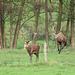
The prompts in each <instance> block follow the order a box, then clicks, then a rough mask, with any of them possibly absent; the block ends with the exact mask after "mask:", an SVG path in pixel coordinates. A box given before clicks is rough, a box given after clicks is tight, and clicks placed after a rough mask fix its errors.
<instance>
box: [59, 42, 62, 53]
mask: <svg viewBox="0 0 75 75" xmlns="http://www.w3.org/2000/svg"><path fill="white" fill-rule="evenodd" d="M61 49H62V44H61V43H60V50H59V54H60V52H61Z"/></svg>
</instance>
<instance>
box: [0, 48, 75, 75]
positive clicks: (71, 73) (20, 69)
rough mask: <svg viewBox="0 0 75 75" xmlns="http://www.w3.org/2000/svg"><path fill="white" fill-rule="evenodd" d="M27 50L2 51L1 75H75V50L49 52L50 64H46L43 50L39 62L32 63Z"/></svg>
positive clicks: (0, 54)
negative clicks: (59, 52)
mask: <svg viewBox="0 0 75 75" xmlns="http://www.w3.org/2000/svg"><path fill="white" fill-rule="evenodd" d="M29 59H30V58H29V55H28V53H27V51H26V50H23V49H21V50H1V51H0V75H75V48H70V47H68V48H67V49H63V50H62V52H61V54H58V51H57V49H49V50H48V51H47V59H48V62H47V63H45V62H44V53H43V48H42V49H41V50H40V54H39V61H38V62H37V63H36V62H35V59H36V57H35V55H33V63H30V60H29Z"/></svg>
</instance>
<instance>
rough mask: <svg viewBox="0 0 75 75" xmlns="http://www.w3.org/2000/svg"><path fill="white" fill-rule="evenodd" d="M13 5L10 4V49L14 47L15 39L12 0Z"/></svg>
mask: <svg viewBox="0 0 75 75" xmlns="http://www.w3.org/2000/svg"><path fill="white" fill-rule="evenodd" d="M10 3H11V6H10V49H12V48H13V39H12V32H13V31H12V24H13V20H12V16H13V15H12V0H10Z"/></svg>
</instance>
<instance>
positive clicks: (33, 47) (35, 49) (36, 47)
mask: <svg viewBox="0 0 75 75" xmlns="http://www.w3.org/2000/svg"><path fill="white" fill-rule="evenodd" d="M29 43H30V41H29V42H28V41H27V42H26V44H27V46H26V49H27V51H28V53H29V56H30V61H31V62H32V55H33V54H35V55H36V61H37V60H38V58H39V49H40V46H39V45H37V44H34V45H29Z"/></svg>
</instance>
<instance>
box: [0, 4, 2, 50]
mask: <svg viewBox="0 0 75 75" xmlns="http://www.w3.org/2000/svg"><path fill="white" fill-rule="evenodd" d="M0 5H1V3H0ZM1 27H2V24H1V6H0V49H2V33H1V29H2V28H1Z"/></svg>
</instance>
